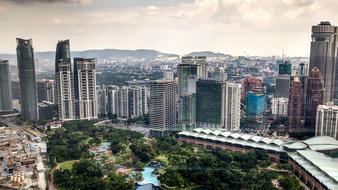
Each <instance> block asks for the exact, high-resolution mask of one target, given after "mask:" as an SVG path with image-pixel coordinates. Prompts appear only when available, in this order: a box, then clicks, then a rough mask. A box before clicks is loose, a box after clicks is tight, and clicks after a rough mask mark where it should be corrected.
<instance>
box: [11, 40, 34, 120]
mask: <svg viewBox="0 0 338 190" xmlns="http://www.w3.org/2000/svg"><path fill="white" fill-rule="evenodd" d="M16 43H17V48H16V52H17V64H18V70H19V81H20V92H21V96H20V100H21V115H22V117H23V119H24V120H31V121H33V120H38V119H39V113H38V96H37V89H36V78H35V65H34V52H33V47H32V40H31V39H29V40H24V39H20V38H17V39H16Z"/></svg>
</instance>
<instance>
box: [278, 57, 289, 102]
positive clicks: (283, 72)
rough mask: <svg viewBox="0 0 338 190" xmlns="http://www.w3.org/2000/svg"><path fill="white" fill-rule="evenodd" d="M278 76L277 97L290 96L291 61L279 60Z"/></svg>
mask: <svg viewBox="0 0 338 190" xmlns="http://www.w3.org/2000/svg"><path fill="white" fill-rule="evenodd" d="M277 63H278V76H277V78H276V96H275V97H276V98H289V88H290V82H291V80H290V77H291V63H290V61H283V60H280V61H277Z"/></svg>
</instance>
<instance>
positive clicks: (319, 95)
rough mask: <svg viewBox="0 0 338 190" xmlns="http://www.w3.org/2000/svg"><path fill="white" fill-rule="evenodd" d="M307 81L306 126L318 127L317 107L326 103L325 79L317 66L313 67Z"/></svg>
mask: <svg viewBox="0 0 338 190" xmlns="http://www.w3.org/2000/svg"><path fill="white" fill-rule="evenodd" d="M307 81H308V82H307V85H308V86H307V97H306V106H305V107H306V117H305V124H306V125H305V127H307V128H312V129H314V128H315V127H316V114H317V107H318V105H323V104H324V92H325V88H324V80H323V77H322V76H321V73H320V71H319V69H318V68H317V67H314V68H313V69H312V71H311V72H310V75H309V78H308V80H307Z"/></svg>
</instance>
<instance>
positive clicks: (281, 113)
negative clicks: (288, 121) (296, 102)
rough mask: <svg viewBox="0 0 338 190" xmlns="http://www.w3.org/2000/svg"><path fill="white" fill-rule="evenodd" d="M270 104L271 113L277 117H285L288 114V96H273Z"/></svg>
mask: <svg viewBox="0 0 338 190" xmlns="http://www.w3.org/2000/svg"><path fill="white" fill-rule="evenodd" d="M271 102H272V106H271V113H272V115H274V116H277V117H287V116H288V106H289V99H288V98H273V99H272V101H271Z"/></svg>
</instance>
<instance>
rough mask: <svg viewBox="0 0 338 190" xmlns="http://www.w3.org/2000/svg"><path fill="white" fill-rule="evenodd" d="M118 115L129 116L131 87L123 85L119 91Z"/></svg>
mask: <svg viewBox="0 0 338 190" xmlns="http://www.w3.org/2000/svg"><path fill="white" fill-rule="evenodd" d="M118 108H119V111H118V117H119V118H124V119H128V118H129V88H128V87H127V86H122V87H121V88H119V91H118Z"/></svg>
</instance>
